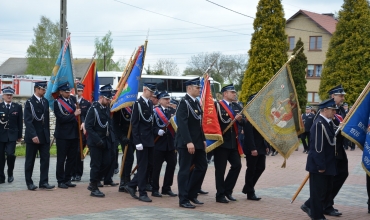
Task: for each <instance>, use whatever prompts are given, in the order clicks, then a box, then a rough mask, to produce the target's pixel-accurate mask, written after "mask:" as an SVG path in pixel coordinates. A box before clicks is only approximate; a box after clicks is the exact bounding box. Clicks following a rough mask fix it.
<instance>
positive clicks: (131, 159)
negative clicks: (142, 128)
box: [121, 143, 136, 182]
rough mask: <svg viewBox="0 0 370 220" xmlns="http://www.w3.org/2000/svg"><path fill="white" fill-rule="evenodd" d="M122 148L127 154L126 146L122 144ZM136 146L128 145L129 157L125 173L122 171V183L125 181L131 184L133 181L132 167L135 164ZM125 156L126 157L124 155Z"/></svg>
mask: <svg viewBox="0 0 370 220" xmlns="http://www.w3.org/2000/svg"><path fill="white" fill-rule="evenodd" d="M121 147H122V152H125V146H124V145H122V143H121ZM135 149H136V148H135V145H133V144H128V145H127V153H126V154H127V155H126V159H125V166H124V168H123V171H122V176H121V181H125V182H130V180H131V178H130V177H131V170H132V166H133V164H134V152H135ZM122 156H124V155H122Z"/></svg>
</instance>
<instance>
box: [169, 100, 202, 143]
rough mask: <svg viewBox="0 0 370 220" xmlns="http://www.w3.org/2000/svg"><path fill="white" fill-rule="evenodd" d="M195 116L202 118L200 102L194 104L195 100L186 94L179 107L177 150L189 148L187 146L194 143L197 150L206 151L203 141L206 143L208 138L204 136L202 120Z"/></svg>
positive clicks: (177, 116)
mask: <svg viewBox="0 0 370 220" xmlns="http://www.w3.org/2000/svg"><path fill="white" fill-rule="evenodd" d="M187 103H188V104H189V106H188V104H187ZM193 114H194V115H196V117H200V118H202V115H203V112H202V108H201V107H200V105H199V103H198V102H194V101H193V99H192V98H191V97H190V96H189V95H188V94H186V95H185V97H184V98H182V99H181V101H180V103H179V105H178V106H177V112H176V121H177V133H176V136H175V146H176V147H177V148H187V146H186V145H187V144H188V143H193V144H194V147H195V149H200V150H201V149H203V150H204V143H203V141H206V137H205V136H204V132H203V128H202V124H201V123H202V120H198V119H197V118H195V116H194V115H193Z"/></svg>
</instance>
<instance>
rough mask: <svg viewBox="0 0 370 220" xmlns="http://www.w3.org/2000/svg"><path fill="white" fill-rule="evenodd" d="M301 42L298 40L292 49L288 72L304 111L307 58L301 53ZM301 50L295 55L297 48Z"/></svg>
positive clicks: (305, 103)
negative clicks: (292, 57)
mask: <svg viewBox="0 0 370 220" xmlns="http://www.w3.org/2000/svg"><path fill="white" fill-rule="evenodd" d="M303 46H304V45H303V42H302V40H301V38H299V40H298V42H297V44H296V46H295V48H294V49H293V53H292V55H295V59H294V60H293V61H291V62H290V70H291V73H292V77H293V81H294V85H295V89H296V91H297V96H298V100H299V106H300V108H301V109H302V110H303V109H306V105H307V90H306V83H307V80H306V68H307V57H306V55H305V54H304V53H303V50H304V48H303ZM301 47H302V49H301V50H300V51H299V53H298V54H297V50H298V49H299V48H301Z"/></svg>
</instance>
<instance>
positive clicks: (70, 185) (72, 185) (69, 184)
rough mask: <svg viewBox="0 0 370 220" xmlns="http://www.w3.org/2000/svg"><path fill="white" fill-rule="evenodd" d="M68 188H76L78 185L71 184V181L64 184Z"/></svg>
mask: <svg viewBox="0 0 370 220" xmlns="http://www.w3.org/2000/svg"><path fill="white" fill-rule="evenodd" d="M64 184H65V185H66V186H68V187H76V184H73V183H71V181H68V182H66V183H64Z"/></svg>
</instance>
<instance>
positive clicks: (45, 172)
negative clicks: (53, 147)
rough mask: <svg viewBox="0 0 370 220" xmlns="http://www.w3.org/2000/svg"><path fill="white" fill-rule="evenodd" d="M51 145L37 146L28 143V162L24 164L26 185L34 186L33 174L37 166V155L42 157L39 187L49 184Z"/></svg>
mask: <svg viewBox="0 0 370 220" xmlns="http://www.w3.org/2000/svg"><path fill="white" fill-rule="evenodd" d="M49 145H50V143H45V144H35V143H26V161H25V163H24V174H25V178H26V184H27V185H29V184H33V180H32V173H33V167H34V165H35V159H36V153H37V152H39V155H40V182H39V185H42V184H45V183H49V163H50V146H49Z"/></svg>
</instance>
